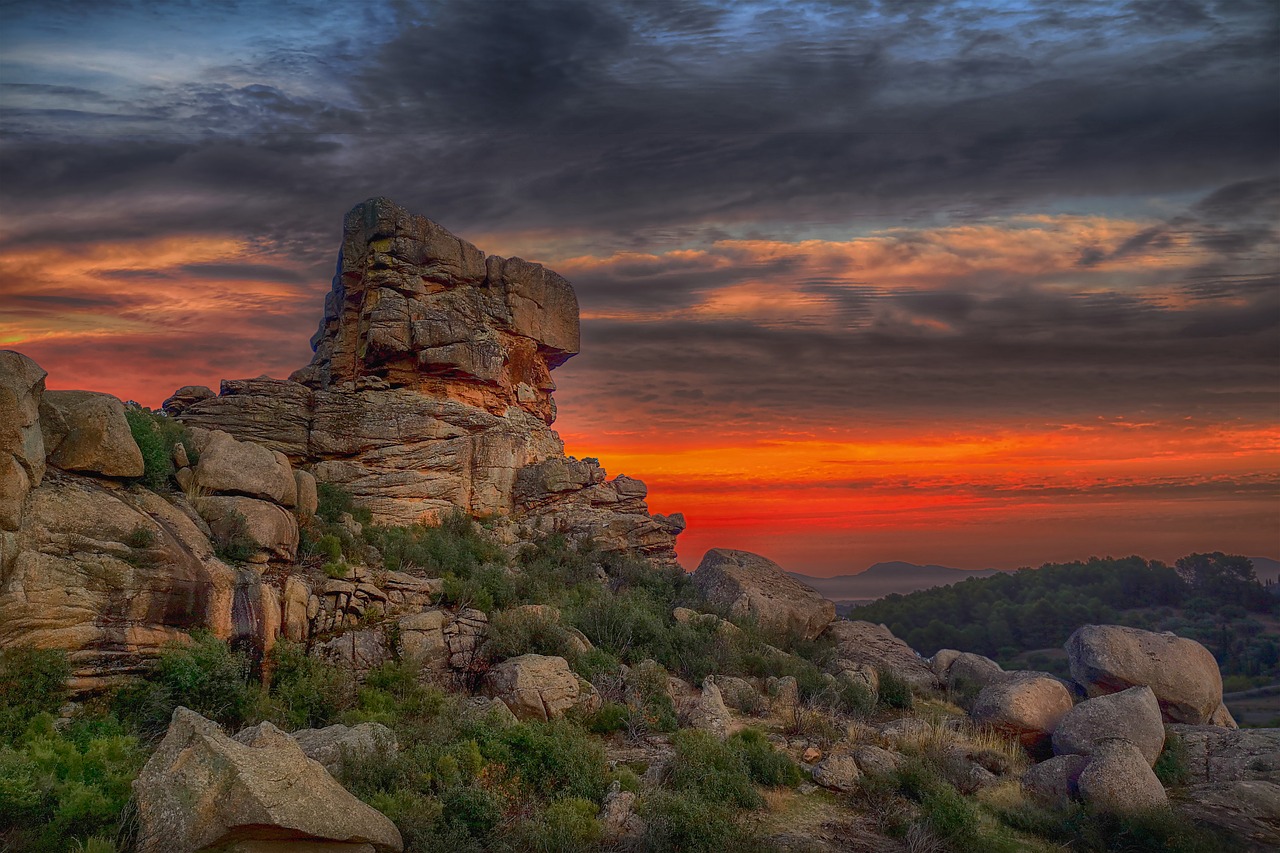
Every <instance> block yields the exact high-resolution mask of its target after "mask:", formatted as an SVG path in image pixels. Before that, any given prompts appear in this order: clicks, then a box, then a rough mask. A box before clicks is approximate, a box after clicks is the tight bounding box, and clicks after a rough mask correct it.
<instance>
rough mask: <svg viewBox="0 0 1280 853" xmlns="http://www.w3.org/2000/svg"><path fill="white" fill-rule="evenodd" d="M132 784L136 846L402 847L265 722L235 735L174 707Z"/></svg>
mask: <svg viewBox="0 0 1280 853" xmlns="http://www.w3.org/2000/svg"><path fill="white" fill-rule="evenodd" d="M133 792H134V797H135V801H136V802H137V806H138V823H139V832H138V850H139V853H171V851H195V850H206V849H215V848H218V849H220V848H221V847H223V846H224V845H225V846H228V847H230V846H231V845H233V844H234V845H238V846H239V847H240V848H242V849H259V846H258V843H262V844H264V845H267V844H269V845H274V846H272V847H271V849H285V848H286V846H287V845H293V846H292V847H289V849H302V847H304V846H314V847H316V848H319V846H320V845H322V844H324V845H326V846H325V847H324V848H323V849H324V850H326V851H334V853H339V851H348V850H349V851H351V853H359V851H375V853H399V851H401V850H403V849H404V842H403V841H402V840H401V838H400V833H399V831H398V830H397V829H396V827H395V824H393V823H392V822H391V821H389V820H388V819H387V818H386V817H384V816H383V815H381V814H379V813H378V812H376V811H374V810H373V809H372V808H370V807H369V806H367V805H365V804H364V803H362V802H360V801H359V800H357V799H356V798H355V797H353V796H352V795H351V794H349V793H347V791H345V790H344V789H343V788H342V786H341V785H339V784H338V783H337V782H336V781H335V780H334V779H333V777H332V776H331V775H329V773H328V771H326V770H325V769H324V767H322V766H321V765H320V764H319V763H318V762H315V761H312V760H311V759H309V758H307V756H306V755H305V754H304V753H303V751H302V749H301V748H300V747H299V746H298V744H297V743H296V742H295V741H294V740H293V738H291V737H289V735H287V734H285V733H284V732H282V731H280V730H279V729H277V728H276V727H275V726H273V725H271V724H270V723H263V724H262V725H261V726H258V727H257V731H256V733H255V735H254V736H253V737H252V738H251V739H247V742H245V743H239V742H237V741H234V740H232V739H231V738H229V737H227V736H226V735H225V734H223V733H222V731H221V730H220V729H219V728H218V727H217V725H215V724H214V723H212V722H210V721H209V720H206V719H205V718H204V717H201V716H200V715H199V714H197V713H195V712H194V711H189V710H187V709H186V708H179V709H178V710H176V711H175V712H174V715H173V720H172V722H171V723H170V724H169V731H168V733H167V734H166V735H165V737H164V740H163V741H161V743H160V746H159V747H158V748H157V749H156V751H155V753H154V754H153V755H152V756H151V759H150V760H149V761H148V762H147V764H146V766H145V767H144V768H143V769H142V772H141V774H139V776H138V778H137V779H136V780H135V781H134V783H133ZM262 849H266V848H265V847H263V848H262Z"/></svg>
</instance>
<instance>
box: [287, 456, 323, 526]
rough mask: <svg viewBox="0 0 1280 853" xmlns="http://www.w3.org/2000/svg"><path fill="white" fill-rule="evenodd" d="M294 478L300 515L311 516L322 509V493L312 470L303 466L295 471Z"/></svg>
mask: <svg viewBox="0 0 1280 853" xmlns="http://www.w3.org/2000/svg"><path fill="white" fill-rule="evenodd" d="M293 480H294V483H295V485H296V486H297V490H298V515H300V516H302V517H303V518H311V516H313V515H315V514H316V510H318V509H320V493H319V491H318V487H317V485H316V477H315V475H314V474H312V473H311V472H310V471H303V470H302V469H301V468H299V469H297V470H296V471H294V472H293Z"/></svg>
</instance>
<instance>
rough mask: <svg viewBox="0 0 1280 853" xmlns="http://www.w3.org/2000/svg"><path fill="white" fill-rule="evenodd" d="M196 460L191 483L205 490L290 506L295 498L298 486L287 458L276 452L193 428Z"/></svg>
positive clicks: (223, 433) (217, 432)
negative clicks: (193, 478)
mask: <svg viewBox="0 0 1280 853" xmlns="http://www.w3.org/2000/svg"><path fill="white" fill-rule="evenodd" d="M195 441H196V446H197V449H198V450H199V451H200V461H199V462H197V463H196V466H195V469H194V470H195V482H196V484H197V485H198V486H200V488H202V489H204V490H206V491H209V492H222V493H226V494H231V495H244V496H246V497H251V498H258V499H259V500H264V501H271V502H272V503H276V504H279V505H280V506H293V505H294V504H296V503H297V501H298V485H297V482H296V481H295V480H294V477H293V470H292V469H291V468H290V466H289V460H288V459H287V458H285V456H284V455H283V454H280V453H279V451H272V450H269V449H268V448H266V447H264V446H262V445H260V444H255V443H254V442H252V441H237V440H236V439H234V438H232V437H231V436H230V435H229V434H227V433H225V432H222V431H221V430H215V431H213V432H206V431H204V430H196V431H195Z"/></svg>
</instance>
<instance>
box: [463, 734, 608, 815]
mask: <svg viewBox="0 0 1280 853" xmlns="http://www.w3.org/2000/svg"><path fill="white" fill-rule="evenodd" d="M478 742H479V747H480V753H481V754H482V755H483V756H484V757H485V759H487V760H488V761H491V762H496V763H498V764H502V765H503V766H505V767H506V769H507V772H509V773H510V774H511V775H512V776H513V777H515V778H516V779H517V780H518V781H519V782H520V783H521V784H522V785H524V786H525V787H527V788H529V789H530V790H531V791H537V792H540V793H541V794H542V795H544V796H550V797H560V796H568V797H580V798H582V799H586V800H592V801H599V800H600V798H601V797H603V796H604V791H605V786H606V784H607V778H608V776H607V767H608V765H607V762H606V761H605V754H604V746H603V745H601V743H600V741H598V740H596V739H595V738H593V737H591V736H590V735H588V734H587V733H586V732H585V731H583V730H582V729H580V728H578V727H577V726H576V725H574V724H573V723H571V722H569V721H568V720H552V721H551V722H549V723H541V722H531V723H519V724H517V725H514V726H510V727H508V728H505V729H500V730H492V729H490V730H488V731H486V732H484V733H482V738H481V739H479V741H478Z"/></svg>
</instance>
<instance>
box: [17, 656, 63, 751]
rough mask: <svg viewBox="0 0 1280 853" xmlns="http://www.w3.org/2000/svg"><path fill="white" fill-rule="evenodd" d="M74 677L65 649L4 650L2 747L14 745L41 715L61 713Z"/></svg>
mask: <svg viewBox="0 0 1280 853" xmlns="http://www.w3.org/2000/svg"><path fill="white" fill-rule="evenodd" d="M70 675H71V665H70V664H69V663H68V662H67V653H66V652H64V651H62V650H61V649H33V648H29V647H24V646H16V647H13V648H7V649H0V743H12V742H13V741H14V739H15V738H17V737H18V736H19V735H21V734H22V733H23V732H24V731H25V730H26V728H27V725H28V724H29V723H30V722H31V720H32V719H33V718H34V717H36V716H37V715H39V714H45V713H47V714H55V713H57V711H58V708H60V707H61V706H62V703H63V702H65V701H66V698H67V678H69V677H70Z"/></svg>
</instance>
